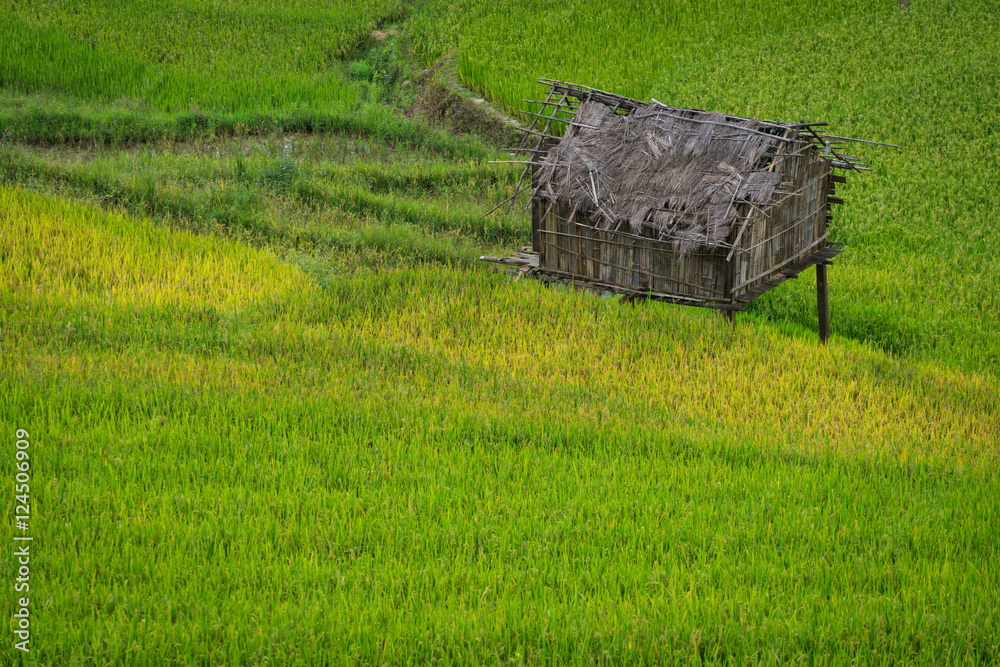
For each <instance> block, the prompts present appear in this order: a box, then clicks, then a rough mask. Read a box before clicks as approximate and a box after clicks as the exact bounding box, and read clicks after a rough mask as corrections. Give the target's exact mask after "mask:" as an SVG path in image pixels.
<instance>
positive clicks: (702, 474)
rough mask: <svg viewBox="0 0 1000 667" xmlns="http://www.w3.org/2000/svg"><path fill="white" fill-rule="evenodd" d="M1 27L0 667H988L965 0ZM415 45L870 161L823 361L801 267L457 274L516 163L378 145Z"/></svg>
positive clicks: (992, 450) (470, 269)
mask: <svg viewBox="0 0 1000 667" xmlns="http://www.w3.org/2000/svg"><path fill="white" fill-rule="evenodd" d="M0 9H3V10H4V16H5V18H4V19H2V20H0V33H3V34H4V35H5V37H4V38H3V39H2V40H0V88H2V90H0V137H2V139H0V433H3V434H5V437H7V438H8V442H9V443H10V444H9V446H8V447H7V448H6V451H8V452H9V461H10V463H9V464H5V465H4V466H3V469H4V470H5V473H4V474H5V475H6V477H5V480H9V483H8V484H6V485H5V488H7V489H8V493H7V495H6V500H5V503H6V504H5V507H6V508H7V513H6V516H7V517H9V519H8V520H6V521H4V522H3V523H2V525H3V528H2V529H0V544H4V545H7V546H6V547H5V550H4V551H3V553H4V554H5V556H4V558H3V562H2V564H0V572H2V573H3V577H4V581H5V582H8V584H7V588H6V590H7V591H8V592H7V593H6V594H5V595H3V596H0V611H2V613H3V614H4V615H6V617H7V618H8V619H12V615H13V613H14V610H15V608H16V607H15V605H16V604H17V598H18V596H19V595H20V594H16V593H15V592H14V591H13V582H14V580H15V577H16V576H17V560H16V559H15V558H14V557H13V555H12V552H13V548H11V547H10V545H15V544H20V543H15V542H14V541H13V537H14V536H15V534H17V535H24V534H30V535H31V536H33V537H34V541H33V542H32V543H31V544H32V546H31V549H32V561H31V579H30V586H31V589H30V598H31V601H30V605H29V609H30V611H31V633H32V634H31V651H30V653H24V652H23V651H20V650H17V649H16V648H15V647H14V643H15V641H16V640H15V636H14V634H13V630H14V629H15V627H16V621H15V620H14V619H12V620H11V622H10V627H9V630H7V631H6V634H5V637H4V638H3V639H2V641H0V663H2V664H32V665H112V664H185V665H186V664H206V665H207V664H213V665H214V664H292V665H295V664H300V665H318V664H345V665H347V664H451V665H457V664H462V665H464V664H500V663H503V664H527V665H538V664H553V665H563V664H579V665H585V664H586V665H589V664H629V665H631V664H677V663H682V664H687V663H712V664H717V663H729V664H747V663H752V664H762V663H766V664H779V663H780V664H787V663H791V662H808V663H810V664H816V663H818V664H827V663H834V664H848V663H851V664H870V663H878V664H882V663H886V664H888V663H895V664H935V665H936V664H949V663H960V664H994V663H996V662H997V661H998V660H1000V632H998V631H997V629H996V628H998V627H1000V609H998V605H997V596H996V593H995V591H996V590H997V589H998V588H1000V559H998V546H1000V540H998V537H997V536H998V535H1000V480H998V476H997V444H998V442H1000V405H998V403H1000V399H998V389H1000V381H998V376H997V372H998V367H997V364H998V360H1000V337H998V336H1000V334H997V333H996V332H997V331H998V330H1000V316H998V314H997V308H996V307H997V305H998V298H997V297H998V292H1000V273H998V269H997V268H996V266H997V264H996V261H995V256H996V255H997V251H998V250H1000V247H998V245H1000V243H998V241H997V235H996V233H995V230H996V229H998V228H1000V219H998V218H997V216H998V215H1000V214H998V211H1000V206H998V205H997V204H1000V202H998V201H997V197H998V195H997V192H998V186H1000V183H997V182H996V181H997V173H998V169H1000V165H998V164H997V156H998V155H1000V150H998V149H1000V146H998V145H997V142H998V141H1000V137H998V135H997V134H996V131H995V130H996V127H997V120H998V115H1000V110H998V107H997V106H996V104H995V101H996V99H997V93H998V92H1000V91H998V90H997V85H998V83H997V78H996V76H995V72H996V71H1000V69H998V67H997V64H998V63H997V58H998V56H997V55H996V54H997V53H1000V50H998V49H997V47H998V46H1000V44H997V40H998V38H997V35H998V34H1000V31H998V30H997V28H998V26H997V25H996V22H997V19H996V17H997V16H998V15H1000V13H998V12H997V11H996V9H997V7H996V6H995V4H994V3H989V2H973V3H955V2H940V3H934V4H932V3H924V2H920V1H919V0H914V2H913V4H912V5H911V6H910V7H908V8H906V9H899V8H898V7H897V6H896V3H888V2H886V3H880V4H878V5H875V6H872V5H868V4H866V3H842V4H838V5H836V6H833V8H832V9H828V10H826V13H825V14H819V13H815V12H812V13H810V11H807V10H808V8H807V7H806V5H805V3H797V2H793V3H775V2H753V3H750V2H737V1H736V0H719V1H718V2H711V3H699V4H694V3H684V2H672V3H667V4H664V5H663V6H662V8H661V9H662V11H659V12H658V13H652V12H648V11H644V12H640V11H639V10H636V9H631V8H629V7H624V6H620V5H615V4H613V3H604V2H587V3H583V2H561V3H558V4H556V5H553V4H552V3H543V2H529V1H527V0H524V1H522V2H506V3H504V2H500V3H494V4H492V5H480V4H478V3H467V2H458V3H439V2H436V1H435V0H431V1H430V2H425V3H415V4H410V3H405V2H351V3H346V4H343V5H331V4H325V3H318V2H311V1H310V2H293V3H283V4H276V5H274V6H269V5H262V4H260V3H256V4H249V3H239V2H212V3H209V2H200V1H196V0H184V1H183V2H181V1H177V2H172V3H168V4H158V5H155V6H154V5H152V4H150V5H148V6H147V5H146V4H140V5H134V6H130V7H128V8H126V9H121V8H118V9H117V10H116V11H111V8H110V5H108V4H107V3H103V2H94V1H92V0H87V1H81V2H75V3H71V4H68V5H67V4H64V3H45V2H42V3H32V4H31V5H30V6H28V5H26V4H24V3H18V2H6V3H2V2H0ZM154 19H155V20H154ZM567 26H573V27H574V31H573V33H572V38H571V37H570V34H569V33H568V31H567V30H566V28H567ZM375 29H379V30H381V31H382V33H381V34H379V35H372V34H371V33H372V30H375ZM539 35H542V36H547V37H550V38H551V41H549V42H547V46H546V47H545V48H544V49H538V48H535V45H536V44H537V40H538V37H539ZM383 39H384V40H385V41H380V40H383ZM249 44H253V45H257V46H256V47H255V48H252V49H251V48H248V46H247V45H249ZM654 46H655V47H656V49H654V48H653V47H654ZM657 49H658V50H657ZM653 51H656V53H654V54H653V55H652V56H649V54H650V53H652V52H653ZM449 52H450V53H451V54H452V55H451V56H450V60H448V61H447V62H446V63H445V64H444V65H439V66H438V68H437V69H438V72H437V73H436V74H434V75H433V76H434V77H438V78H436V79H435V80H441V79H444V78H446V77H447V72H448V71H450V70H449V68H453V69H454V71H455V72H456V73H457V75H458V76H460V77H461V78H462V80H463V81H464V82H465V83H466V85H468V86H469V87H470V88H472V90H473V91H474V92H473V94H474V95H483V96H485V97H487V98H489V99H490V100H491V101H492V102H493V103H494V104H495V105H497V106H500V107H505V108H508V109H515V108H520V107H521V104H520V102H519V100H520V98H522V97H533V96H534V95H535V94H536V92H537V88H536V87H535V86H534V85H533V83H532V82H533V81H534V79H535V78H537V77H538V76H557V77H562V78H566V79H569V80H576V81H578V82H580V83H584V84H589V85H594V86H598V87H602V88H607V89H611V90H614V91H616V92H621V93H624V94H628V95H633V96H637V97H642V98H648V97H651V96H652V97H656V98H657V99H660V100H663V101H668V102H671V103H675V104H681V105H684V106H691V107H700V108H709V109H717V110H724V111H730V112H734V113H740V114H747V115H756V116H761V117H769V118H791V119H797V118H799V117H804V118H808V119H811V120H825V121H828V122H830V123H831V125H832V126H833V127H834V128H835V129H836V130H838V131H839V132H838V133H840V134H845V135H853V136H859V137H862V138H870V139H876V140H882V141H890V142H892V143H899V144H903V145H904V146H905V148H904V150H902V151H898V152H890V151H889V150H886V149H875V148H858V149H857V151H856V153H857V154H858V155H860V156H862V157H864V158H866V159H867V160H868V161H869V162H870V163H871V164H872V166H873V167H874V169H875V171H874V172H873V173H871V174H867V175H864V176H851V177H850V182H849V183H848V184H847V187H846V188H843V187H842V188H841V189H840V190H839V191H838V192H843V193H844V194H843V196H844V198H845V200H846V203H845V204H844V205H843V206H842V207H840V209H839V210H836V211H835V213H834V216H835V218H834V223H833V225H834V235H835V236H836V237H837V238H838V240H841V241H845V242H846V243H847V246H848V250H847V251H846V252H845V253H844V254H843V255H841V257H840V258H838V260H837V262H836V263H835V265H834V267H833V268H832V269H831V289H832V292H831V301H832V310H833V334H834V335H833V338H832V340H831V341H830V343H829V344H828V345H826V346H821V345H820V344H819V343H818V341H817V339H816V334H815V326H816V316H815V301H814V289H815V284H814V282H813V278H812V276H811V274H810V275H806V276H803V277H802V278H801V279H800V280H798V281H791V283H792V284H785V285H783V286H781V287H780V288H779V289H777V290H775V291H773V292H772V293H770V294H768V295H767V296H766V297H765V298H763V299H761V300H760V301H759V302H757V303H756V304H755V307H754V308H753V309H752V311H751V312H749V313H746V314H741V315H739V316H738V317H737V319H736V323H735V325H730V324H728V323H726V322H724V321H723V320H722V319H721V318H718V317H715V316H714V315H712V314H711V313H707V312H701V311H699V310H697V309H685V308H680V307H675V306H668V305H663V304H646V305H637V306H632V305H629V304H625V303H621V302H619V301H617V300H614V299H610V298H601V297H599V296H596V295H594V294H591V293H585V292H577V291H574V290H572V289H564V288H550V287H546V286H544V285H542V284H539V283H537V282H534V281H530V280H525V279H522V280H519V281H516V282H515V281H514V280H513V279H511V278H509V277H507V276H505V275H502V274H498V273H494V272H493V271H491V270H490V269H488V268H485V267H484V266H482V264H481V263H480V262H478V259H477V258H478V256H479V255H481V254H496V253H503V252H511V251H515V250H517V249H518V248H519V247H520V246H522V245H525V244H527V243H529V241H530V239H529V236H530V233H529V224H528V219H527V217H526V214H524V213H523V212H515V213H514V214H512V215H510V216H507V217H503V216H493V217H489V218H486V219H481V215H482V213H483V212H484V211H485V210H488V209H489V208H491V207H492V206H493V205H495V204H496V203H498V202H500V201H501V200H502V199H503V198H504V197H505V196H506V195H507V193H509V192H510V190H511V188H512V187H513V186H514V183H515V182H516V178H517V173H516V171H515V170H512V169H509V168H508V167H507V166H504V165H491V164H489V163H488V160H490V159H493V158H497V157H499V158H500V159H504V158H502V157H500V156H501V155H502V154H501V153H499V152H498V151H497V147H495V146H492V145H489V144H488V143H486V142H485V141H483V140H482V139H480V138H477V137H476V136H475V133H470V134H465V135H463V136H456V135H455V134H454V133H448V132H446V131H445V130H443V129H441V128H440V127H439V126H436V125H434V124H433V123H430V122H428V121H426V120H421V119H419V118H411V117H408V116H406V115H404V114H403V113H400V111H403V110H405V109H407V108H415V107H411V105H412V104H413V102H414V100H415V99H417V96H418V95H419V87H420V85H421V84H420V83H419V81H418V77H417V74H418V73H419V72H420V71H421V70H422V69H423V68H424V67H425V66H426V65H427V64H431V63H433V62H434V61H436V60H437V59H438V58H439V57H441V56H443V55H444V54H446V53H449ZM644 54H645V55H644ZM518 58H520V59H518ZM351 63H355V64H354V65H352V64H351ZM357 63H360V64H357ZM449 63H450V64H449ZM359 72H365V73H367V74H366V75H365V76H359V75H358V73H359ZM404 82H407V85H405V86H404V85H403V83H404ZM393 105H395V106H393ZM516 210H517V209H515V211H516ZM17 429H25V430H27V431H28V432H29V433H30V434H31V443H32V445H31V446H32V450H31V451H32V459H31V491H30V493H31V519H30V533H25V532H21V531H18V530H16V529H15V525H14V523H13V517H14V508H15V493H14V484H15V472H16V469H15V466H14V460H15V459H14V453H13V452H14V441H15V435H14V434H15V431H16V430H17ZM8 548H9V549H10V550H7V549H8Z"/></svg>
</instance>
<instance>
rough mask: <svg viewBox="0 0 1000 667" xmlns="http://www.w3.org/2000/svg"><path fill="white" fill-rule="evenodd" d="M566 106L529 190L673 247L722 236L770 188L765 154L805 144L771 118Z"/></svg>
mask: <svg viewBox="0 0 1000 667" xmlns="http://www.w3.org/2000/svg"><path fill="white" fill-rule="evenodd" d="M575 111H576V113H575V117H574V118H573V120H572V122H571V123H570V124H569V126H568V128H567V131H566V133H565V134H564V135H563V137H562V138H561V139H560V141H559V143H558V144H557V145H556V146H555V147H554V148H552V149H551V150H549V151H548V152H547V153H546V154H545V156H544V158H543V159H542V160H541V164H540V165H539V166H538V174H537V181H536V182H535V188H534V192H535V195H536V196H538V197H540V198H542V199H543V200H548V201H550V202H556V201H557V200H558V201H560V202H566V203H569V204H570V205H571V206H572V207H573V208H574V209H576V210H580V211H586V212H587V213H588V214H589V217H590V219H591V220H593V221H594V222H595V225H596V226H598V227H600V228H603V229H613V230H616V231H627V232H630V233H633V234H641V233H643V232H645V233H647V234H648V233H649V232H650V231H653V232H654V233H655V235H656V236H657V237H659V238H663V239H671V240H674V241H675V242H677V243H678V245H679V246H680V250H681V252H687V251H690V250H693V249H694V248H699V247H719V246H721V245H724V244H725V243H726V239H727V237H728V236H729V232H730V230H731V229H732V227H733V225H734V224H736V222H737V220H739V219H740V218H741V217H743V216H746V215H748V214H749V211H750V210H751V208H752V207H757V208H759V209H763V208H764V207H766V206H767V205H768V204H770V203H772V202H773V200H774V197H775V196H776V194H777V193H779V192H780V186H781V175H780V174H779V173H775V172H774V171H772V170H771V168H772V164H773V159H774V157H775V156H777V155H781V154H787V153H789V152H790V151H794V150H797V149H799V148H802V147H804V146H805V145H806V144H807V143H811V141H809V142H807V141H804V140H794V139H791V138H785V136H784V135H786V130H787V128H786V127H782V126H779V125H777V124H776V123H772V122H765V121H758V120H755V119H736V120H734V119H733V118H732V117H727V116H725V115H723V114H719V113H711V112H706V111H693V110H687V109H683V110H682V109H674V108H672V107H666V106H664V105H661V104H659V103H655V102H654V103H651V104H644V105H641V106H638V107H637V108H635V109H632V110H631V112H630V113H628V114H622V113H615V112H614V111H613V109H612V108H609V107H608V106H607V105H606V104H604V103H601V102H598V101H592V100H585V101H583V102H582V104H581V105H580V106H579V108H578V109H576V110H575ZM644 228H645V229H644Z"/></svg>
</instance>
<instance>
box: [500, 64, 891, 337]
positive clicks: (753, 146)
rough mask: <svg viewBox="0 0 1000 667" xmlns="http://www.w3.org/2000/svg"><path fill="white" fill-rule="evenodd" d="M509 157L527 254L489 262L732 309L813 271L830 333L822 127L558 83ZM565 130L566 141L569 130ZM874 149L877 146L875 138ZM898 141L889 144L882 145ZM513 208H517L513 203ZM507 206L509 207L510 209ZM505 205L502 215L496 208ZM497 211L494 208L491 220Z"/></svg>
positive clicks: (840, 168) (835, 158)
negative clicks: (515, 169)
mask: <svg viewBox="0 0 1000 667" xmlns="http://www.w3.org/2000/svg"><path fill="white" fill-rule="evenodd" d="M540 83H542V84H544V85H546V86H548V88H549V90H548V95H547V96H546V97H545V99H544V100H541V101H533V100H525V101H526V102H534V103H536V104H538V105H540V108H539V110H538V111H537V112H525V113H527V114H528V115H530V116H533V117H534V122H533V123H532V124H531V125H530V126H528V127H526V128H523V129H522V132H523V133H524V138H523V140H522V142H521V145H520V146H518V147H517V148H515V149H511V150H512V151H513V152H515V153H517V154H518V155H523V156H524V157H523V159H520V160H513V161H511V162H514V163H517V164H523V165H525V170H524V173H523V174H522V176H521V181H520V182H519V183H518V187H517V188H515V190H516V191H515V193H514V195H513V196H512V197H511V199H510V203H511V204H512V203H513V199H514V197H516V196H517V194H519V193H520V192H522V191H524V190H527V189H529V188H530V199H529V202H528V206H530V208H531V241H532V243H531V247H530V248H525V249H524V251H523V252H522V253H519V254H518V255H517V256H515V257H505V258H499V257H483V258H482V259H484V260H486V261H492V262H497V263H500V264H506V265H512V266H515V267H519V268H520V269H522V270H523V271H525V272H530V273H532V274H533V275H536V276H538V277H540V278H543V279H546V280H551V281H558V282H573V283H574V284H577V285H580V286H590V287H594V288H596V289H600V290H610V291H612V292H616V293H620V294H623V295H625V296H626V297H627V298H632V299H634V298H646V299H654V300H660V301H668V302H672V303H679V304H686V305H694V306H704V307H710V308H716V309H719V310H720V311H722V312H723V313H724V314H726V315H727V316H729V317H731V316H732V314H733V313H734V312H735V311H739V310H744V309H746V306H747V304H748V303H749V302H750V301H751V300H753V299H754V298H756V297H758V296H760V295H761V294H763V293H764V292H766V291H768V290H770V289H772V288H774V287H776V286H777V285H780V284H781V283H782V282H784V281H786V280H788V279H790V278H796V277H798V275H799V274H800V273H801V272H802V271H803V270H805V269H806V268H808V267H810V266H815V267H816V276H817V281H816V286H817V301H818V310H819V334H820V338H821V340H823V341H826V339H827V338H828V337H829V335H830V313H829V299H828V283H827V277H826V267H827V266H828V265H829V264H830V260H832V259H833V258H834V257H836V256H837V255H838V254H839V253H840V252H841V251H842V250H843V249H842V247H841V246H840V245H838V244H837V243H835V242H833V241H832V240H831V239H830V233H829V230H828V229H827V223H828V221H829V220H830V206H831V205H832V204H840V203H842V200H840V199H838V198H837V197H835V196H834V195H835V191H836V186H837V184H838V183H844V182H845V180H846V179H845V176H844V175H840V174H838V173H835V172H841V173H846V172H855V173H860V172H862V171H870V169H869V168H868V167H867V166H866V165H864V164H862V163H861V162H860V161H859V160H857V159H856V158H853V157H851V156H849V155H846V154H844V153H843V145H844V144H846V143H848V142H854V141H860V140H857V139H849V138H846V137H837V136H832V135H830V134H826V133H825V132H823V128H824V127H825V126H826V124H825V123H806V122H799V123H782V122H776V121H764V120H757V119H753V118H742V117H738V116H731V115H726V114H722V113H713V112H708V111H699V110H695V109H683V108H676V107H671V106H668V105H666V104H662V103H660V102H658V101H656V100H653V101H651V102H648V103H646V102H640V101H638V100H633V99H630V98H627V97H623V96H621V95H615V94H613V93H608V92H605V91H601V90H596V89H594V88H589V87H586V86H580V85H577V84H572V83H567V82H563V81H554V80H551V79H541V80H540ZM562 129H564V130H565V131H564V132H562V133H561V134H560V130H562ZM866 143H877V142H866ZM882 145H889V144H882ZM504 203H507V202H504ZM508 209H509V206H508ZM494 210H496V209H494ZM491 212H492V211H491Z"/></svg>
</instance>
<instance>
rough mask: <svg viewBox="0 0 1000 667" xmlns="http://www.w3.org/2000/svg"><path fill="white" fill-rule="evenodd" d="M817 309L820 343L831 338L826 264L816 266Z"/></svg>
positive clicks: (821, 263)
mask: <svg viewBox="0 0 1000 667" xmlns="http://www.w3.org/2000/svg"><path fill="white" fill-rule="evenodd" d="M816 308H817V310H818V311H819V341H820V342H821V343H826V341H827V340H829V338H830V291H829V286H828V284H827V280H826V262H820V263H819V264H817V265H816Z"/></svg>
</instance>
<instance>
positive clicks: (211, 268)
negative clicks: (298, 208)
mask: <svg viewBox="0 0 1000 667" xmlns="http://www.w3.org/2000/svg"><path fill="white" fill-rule="evenodd" d="M309 289H312V286H311V283H310V282H309V281H308V280H307V278H306V277H305V276H304V275H303V274H302V272H301V271H300V270H298V269H297V268H295V267H292V266H289V265H287V264H284V263H282V262H281V261H279V260H278V258H277V257H275V256H274V254H273V253H271V252H268V251H265V250H258V249H255V248H250V247H247V246H243V245H240V244H238V243H235V242H232V241H228V240H225V239H219V238H214V237H206V236H198V235H195V234H192V233H190V232H186V231H181V230H174V229H167V228H163V227H157V226H155V225H154V224H153V223H151V222H150V221H149V220H146V219H137V218H134V217H131V216H128V215H125V214H122V213H117V212H107V211H103V210H101V209H100V208H97V207H94V206H85V205H79V204H74V203H71V202H68V201H66V200H62V199H59V198H57V197H54V196H51V195H42V194H35V193H28V192H23V191H21V190H18V189H15V188H11V187H6V186H0V292H3V293H6V294H8V295H12V296H13V297H15V298H19V297H20V298H29V299H32V300H34V299H39V298H41V299H45V300H48V301H50V302H56V303H65V304H67V305H71V304H74V305H75V304H84V303H90V302H93V303H98V302H101V303H104V304H107V305H112V304H113V305H118V306H122V305H125V306H163V305H166V304H171V305H175V306H179V307H191V308H201V307H208V306H212V307H215V308H217V309H220V310H233V309H238V308H241V307H244V306H247V305H250V304H253V303H258V302H260V301H261V300H268V299H273V298H275V297H277V296H279V295H282V294H286V293H288V292H289V291H290V290H296V291H299V292H301V291H302V290H309Z"/></svg>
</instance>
